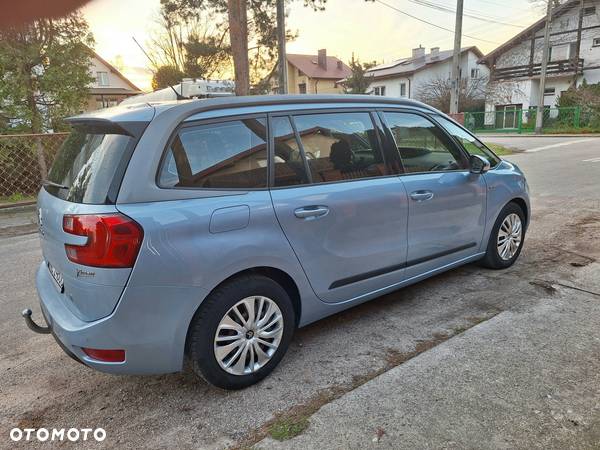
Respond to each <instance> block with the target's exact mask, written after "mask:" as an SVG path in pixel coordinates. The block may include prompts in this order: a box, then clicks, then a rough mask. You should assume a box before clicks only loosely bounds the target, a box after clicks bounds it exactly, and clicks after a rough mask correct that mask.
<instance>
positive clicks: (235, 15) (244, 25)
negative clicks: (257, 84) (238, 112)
mask: <svg viewBox="0 0 600 450" xmlns="http://www.w3.org/2000/svg"><path fill="white" fill-rule="evenodd" d="M227 5H228V8H227V10H228V17H229V40H230V41H231V54H232V55H233V70H234V73H235V94H236V95H248V93H249V91H250V67H249V64H248V19H247V10H246V8H247V0H227Z"/></svg>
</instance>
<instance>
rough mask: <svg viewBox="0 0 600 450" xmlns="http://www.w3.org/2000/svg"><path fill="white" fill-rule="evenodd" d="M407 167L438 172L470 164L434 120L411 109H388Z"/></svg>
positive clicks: (396, 140)
mask: <svg viewBox="0 0 600 450" xmlns="http://www.w3.org/2000/svg"><path fill="white" fill-rule="evenodd" d="M385 118H386V121H387V123H388V126H389V128H390V130H391V132H392V135H393V137H394V141H395V143H396V146H397V147H398V151H399V152H400V157H401V158H402V164H403V165H404V170H405V171H406V172H409V173H414V172H439V171H448V170H460V169H464V168H466V167H467V162H466V161H465V158H464V157H463V156H462V155H461V154H460V152H459V151H458V150H457V149H455V148H454V147H453V146H452V143H451V142H450V140H449V139H448V138H447V136H446V135H445V134H444V133H443V132H442V130H440V129H439V128H438V127H436V126H435V125H434V124H433V123H432V122H431V121H429V120H427V119H425V118H424V117H422V116H419V115H416V114H409V113H390V112H387V113H385Z"/></svg>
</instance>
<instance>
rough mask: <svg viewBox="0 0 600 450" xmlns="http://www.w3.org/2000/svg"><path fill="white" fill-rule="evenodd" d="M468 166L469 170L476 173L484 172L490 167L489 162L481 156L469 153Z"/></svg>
mask: <svg viewBox="0 0 600 450" xmlns="http://www.w3.org/2000/svg"><path fill="white" fill-rule="evenodd" d="M469 166H470V169H469V170H470V172H471V173H477V174H482V173H486V172H487V171H488V170H490V168H491V165H490V162H489V161H488V160H487V159H486V158H484V157H483V156H479V155H471V157H470V158H469Z"/></svg>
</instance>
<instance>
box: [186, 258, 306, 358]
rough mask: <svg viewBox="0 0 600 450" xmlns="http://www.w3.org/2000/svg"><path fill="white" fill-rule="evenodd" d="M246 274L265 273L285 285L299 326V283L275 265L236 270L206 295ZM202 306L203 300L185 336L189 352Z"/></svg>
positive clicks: (300, 309) (284, 287) (300, 308)
mask: <svg viewBox="0 0 600 450" xmlns="http://www.w3.org/2000/svg"><path fill="white" fill-rule="evenodd" d="M244 275H263V276H266V277H268V278H271V279H272V280H273V281H275V282H276V283H278V284H279V285H280V286H281V287H283V289H285V291H286V292H287V293H288V295H289V296H290V299H291V300H292V306H293V308H294V315H295V322H296V327H297V326H298V324H299V323H300V317H301V315H302V302H301V297H300V290H299V288H298V285H297V284H296V282H295V281H294V279H293V278H292V277H291V276H290V275H289V274H288V273H286V272H285V271H283V270H281V269H278V268H275V267H268V266H258V267H251V268H248V269H244V270H241V271H239V272H236V273H234V274H232V275H230V276H228V277H227V278H225V279H224V280H223V281H221V282H220V283H219V284H217V285H216V286H215V287H214V288H213V289H211V291H210V292H209V293H208V294H207V295H206V297H208V296H210V295H211V294H212V293H213V292H214V291H215V290H217V289H218V288H220V287H221V286H223V285H224V284H226V283H228V282H230V281H232V280H234V279H236V278H239V277H241V276H244ZM206 297H205V298H206ZM201 308H202V302H201V303H200V304H199V305H198V308H196V311H195V312H194V315H193V316H192V317H191V319H190V321H189V323H188V329H187V334H186V338H185V352H186V353H187V352H188V341H189V334H190V329H191V327H192V323H193V322H194V318H195V317H196V315H197V314H198V311H200V309H201Z"/></svg>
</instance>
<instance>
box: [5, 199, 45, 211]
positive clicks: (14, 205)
mask: <svg viewBox="0 0 600 450" xmlns="http://www.w3.org/2000/svg"><path fill="white" fill-rule="evenodd" d="M36 203H37V200H25V201H22V202H14V203H0V210H3V209H12V208H21V207H24V206H31V205H35V204H36Z"/></svg>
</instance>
